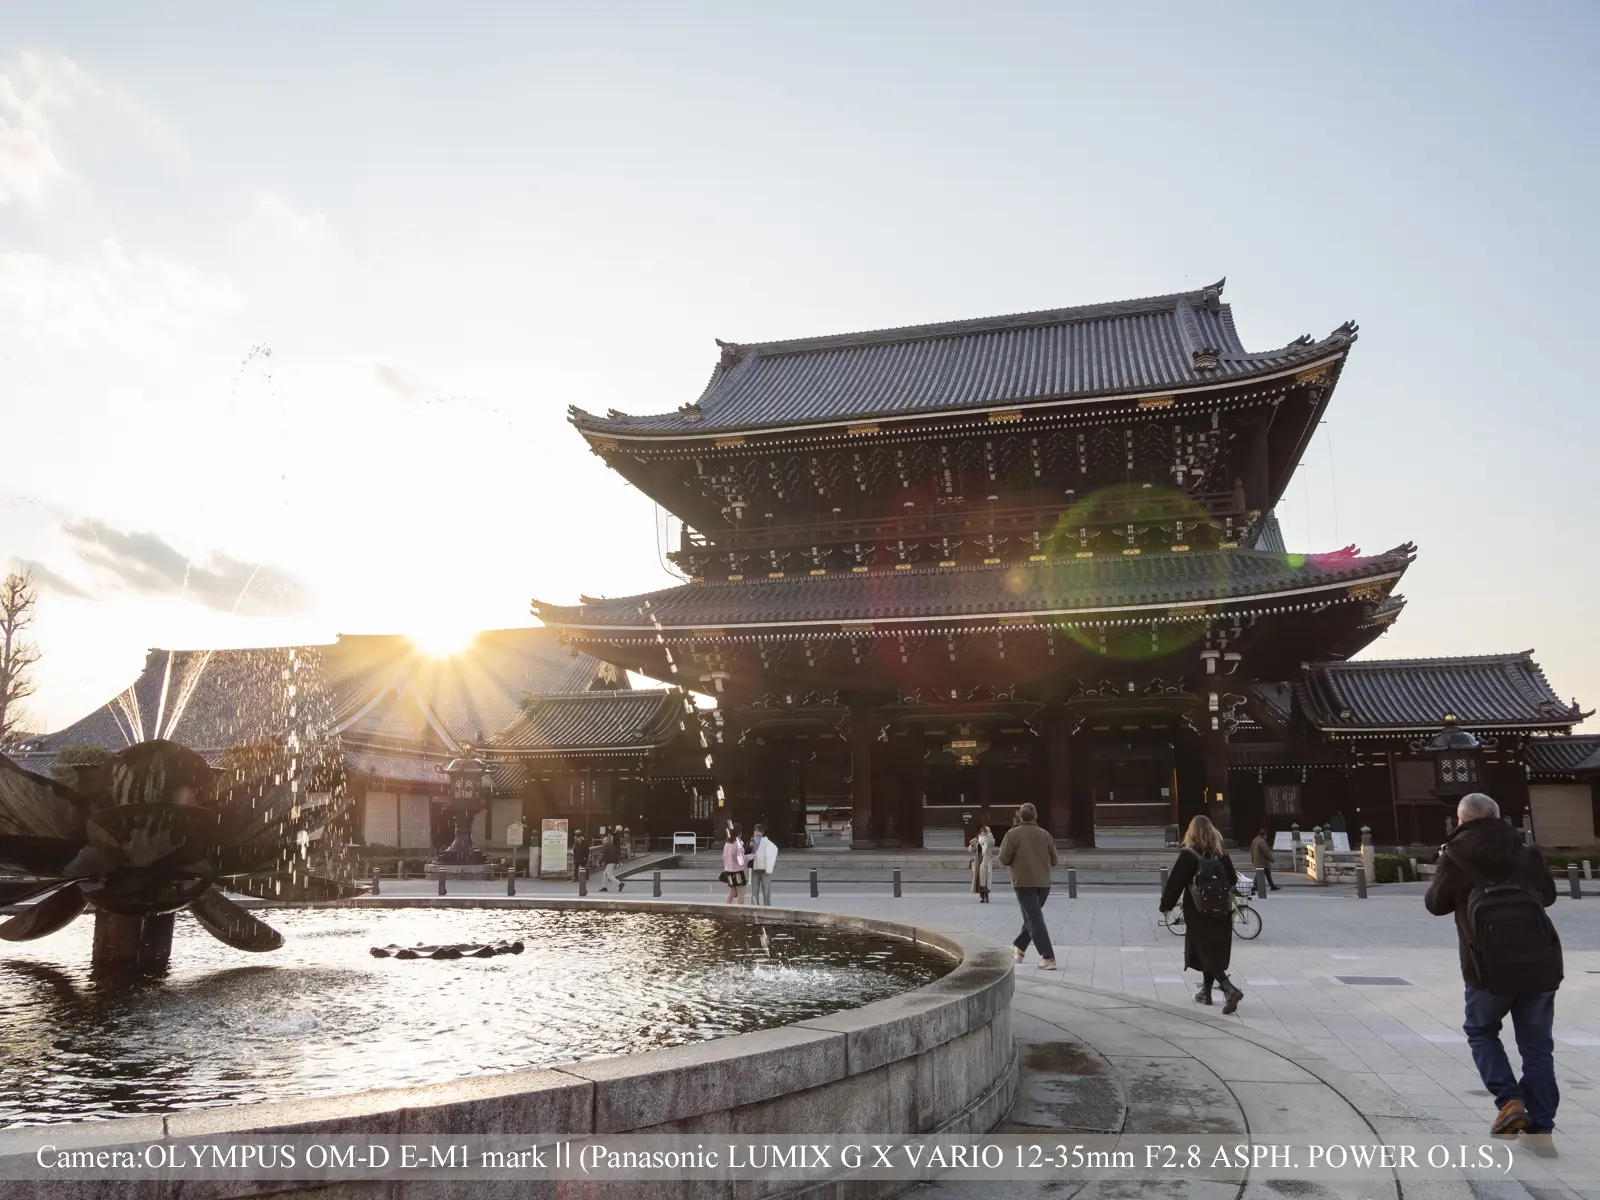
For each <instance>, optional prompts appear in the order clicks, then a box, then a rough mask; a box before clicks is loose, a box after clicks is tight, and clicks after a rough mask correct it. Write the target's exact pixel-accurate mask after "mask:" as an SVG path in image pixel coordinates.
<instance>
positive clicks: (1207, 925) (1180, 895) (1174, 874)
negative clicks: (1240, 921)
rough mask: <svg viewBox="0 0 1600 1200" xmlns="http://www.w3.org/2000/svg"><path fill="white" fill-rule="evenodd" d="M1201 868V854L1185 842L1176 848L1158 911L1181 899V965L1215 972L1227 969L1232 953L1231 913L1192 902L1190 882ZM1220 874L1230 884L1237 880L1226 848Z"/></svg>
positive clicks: (1191, 969)
mask: <svg viewBox="0 0 1600 1200" xmlns="http://www.w3.org/2000/svg"><path fill="white" fill-rule="evenodd" d="M1199 869H1200V856H1199V855H1198V854H1196V853H1195V852H1194V851H1193V850H1191V849H1189V847H1187V846H1185V847H1184V848H1183V849H1182V850H1180V851H1178V861H1177V862H1175V863H1173V864H1172V871H1171V873H1170V874H1169V875H1168V876H1167V886H1166V887H1165V888H1163V889H1162V892H1161V911H1162V912H1166V911H1167V910H1168V909H1171V908H1174V907H1176V906H1177V904H1178V902H1179V900H1180V899H1181V900H1182V902H1183V924H1184V931H1183V967H1184V970H1186V971H1200V972H1203V973H1209V974H1213V975H1214V974H1216V973H1217V972H1218V971H1226V970H1227V969H1228V963H1229V962H1230V961H1231V959H1232V957H1233V914H1232V913H1231V912H1226V913H1203V912H1201V911H1200V910H1199V909H1198V908H1196V907H1195V906H1194V898H1193V897H1191V896H1190V895H1189V884H1191V883H1192V882H1194V877H1195V872H1196V871H1198V870H1199ZM1222 875H1223V878H1225V879H1226V880H1227V881H1228V886H1229V887H1232V886H1233V885H1234V884H1236V883H1238V882H1239V872H1238V871H1237V870H1235V869H1234V866H1233V859H1231V858H1229V857H1228V855H1227V853H1226V851H1224V852H1223V855H1222Z"/></svg>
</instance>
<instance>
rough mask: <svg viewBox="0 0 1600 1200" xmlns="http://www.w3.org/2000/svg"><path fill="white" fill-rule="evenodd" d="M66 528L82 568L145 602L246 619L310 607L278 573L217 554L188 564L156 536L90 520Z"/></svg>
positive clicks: (302, 592)
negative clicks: (189, 603) (172, 602)
mask: <svg viewBox="0 0 1600 1200" xmlns="http://www.w3.org/2000/svg"><path fill="white" fill-rule="evenodd" d="M64 528H65V529H66V532H67V534H68V536H69V537H71V538H72V539H73V541H75V542H76V543H77V546H78V555H79V557H81V558H82V559H83V560H84V561H85V562H87V563H89V564H90V565H91V566H92V567H94V568H95V569H96V570H99V571H101V572H103V573H104V574H106V575H109V576H111V577H112V578H114V579H115V580H117V582H119V583H121V584H122V585H123V586H124V587H127V588H131V589H132V590H133V591H136V592H142V593H144V594H145V595H147V596H178V597H182V598H184V599H188V600H193V601H195V602H196V603H198V604H203V605H204V606H205V607H207V608H211V609H216V610H218V611H219V612H236V613H240V614H243V615H247V616H277V615H282V614H285V613H296V612H303V611H304V610H305V608H306V607H307V605H308V604H309V602H310V596H309V594H308V591H307V589H306V586H305V585H304V584H303V583H301V582H300V580H298V579H297V578H295V577H294V576H293V575H291V574H290V573H289V572H287V571H285V570H283V569H281V568H279V567H274V566H269V565H267V564H265V563H248V562H245V561H244V560H242V559H238V558H234V557H232V556H231V555H228V554H224V553H222V552H221V551H219V550H213V551H210V552H208V553H207V554H206V555H205V556H204V557H201V558H190V557H189V556H187V555H185V554H184V553H183V552H182V551H181V550H178V549H177V548H176V547H174V546H172V545H170V544H169V543H168V542H166V541H165V540H164V539H162V538H161V537H160V536H159V535H157V534H154V533H145V532H135V531H128V530H121V529H116V528H114V527H112V526H110V525H108V524H106V523H105V522H104V521H100V520H97V519H95V518H93V517H88V518H84V519H82V520H80V521H76V522H74V523H72V524H69V525H66V526H65V527H64Z"/></svg>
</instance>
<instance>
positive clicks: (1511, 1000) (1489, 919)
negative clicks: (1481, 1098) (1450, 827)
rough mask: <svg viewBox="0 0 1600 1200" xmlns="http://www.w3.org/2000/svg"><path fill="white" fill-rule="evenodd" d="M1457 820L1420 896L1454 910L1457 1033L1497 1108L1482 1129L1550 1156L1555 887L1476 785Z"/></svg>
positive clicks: (1538, 857) (1441, 910)
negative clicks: (1518, 1071) (1513, 1051)
mask: <svg viewBox="0 0 1600 1200" xmlns="http://www.w3.org/2000/svg"><path fill="white" fill-rule="evenodd" d="M1456 820H1457V821H1458V822H1459V824H1458V825H1457V826H1456V828H1455V830H1454V832H1452V833H1451V834H1450V836H1449V838H1447V839H1446V840H1445V843H1444V845H1443V846H1441V847H1440V848H1439V865H1438V867H1437V869H1436V870H1435V871H1434V876H1433V883H1432V884H1431V885H1430V886H1429V888H1428V894H1427V896H1426V897H1424V899H1423V903H1424V904H1425V905H1427V909H1428V911H1429V912H1430V913H1432V914H1433V915H1434V916H1436V917H1442V916H1445V915H1446V914H1447V913H1454V914H1455V918H1456V941H1457V942H1458V944H1459V946H1460V952H1461V978H1462V982H1463V983H1464V984H1465V985H1466V1020H1465V1023H1464V1024H1463V1030H1464V1031H1465V1033H1466V1035H1467V1045H1468V1046H1469V1047H1470V1048H1471V1050H1472V1061H1473V1062H1474V1063H1476V1064H1477V1067H1478V1075H1479V1077H1481V1078H1482V1080H1483V1086H1484V1087H1486V1088H1488V1089H1489V1094H1490V1095H1491V1096H1493V1097H1494V1102H1495V1105H1496V1107H1497V1109H1498V1111H1497V1112H1496V1114H1495V1118H1494V1121H1493V1123H1492V1124H1491V1125H1490V1127H1489V1132H1490V1133H1491V1134H1493V1135H1495V1136H1497V1137H1514V1136H1516V1135H1518V1134H1522V1135H1523V1136H1524V1138H1525V1139H1526V1140H1527V1143H1528V1146H1529V1149H1531V1150H1532V1151H1533V1153H1535V1154H1538V1155H1541V1156H1545V1155H1552V1154H1554V1153H1555V1148H1554V1146H1553V1144H1552V1142H1551V1137H1550V1135H1551V1134H1552V1133H1553V1132H1554V1130H1555V1127H1556V1106H1557V1105H1558V1104H1559V1103H1560V1102H1561V1092H1560V1089H1559V1088H1558V1087H1557V1086H1556V1066H1555V1053H1554V1052H1555V1043H1554V1031H1555V1013H1556V989H1557V988H1559V987H1560V986H1561V980H1562V978H1563V976H1564V970H1563V964H1562V959H1561V939H1560V937H1558V936H1557V935H1556V930H1555V926H1554V925H1552V924H1551V923H1550V917H1549V915H1548V914H1547V913H1546V912H1545V911H1544V910H1545V909H1547V908H1549V907H1550V906H1551V905H1552V904H1554V903H1555V902H1556V884H1555V880H1554V879H1552V878H1551V877H1550V868H1549V867H1547V866H1546V865H1545V861H1544V856H1543V855H1542V854H1540V853H1539V851H1538V849H1537V848H1536V847H1534V846H1527V845H1524V844H1523V841H1522V838H1521V836H1519V835H1518V833H1517V831H1516V830H1515V829H1513V828H1512V827H1511V826H1510V825H1508V824H1507V823H1506V822H1505V821H1504V820H1503V819H1502V818H1501V816H1500V806H1499V805H1498V804H1496V803H1495V802H1494V800H1493V798H1491V797H1489V796H1486V795H1484V794H1483V793H1482V792H1472V793H1470V794H1468V795H1466V796H1463V797H1462V798H1461V801H1460V803H1459V804H1457V805H1456ZM1507 1015H1509V1016H1510V1017H1511V1027H1512V1029H1513V1030H1514V1031H1515V1033H1516V1037H1517V1051H1518V1053H1519V1054H1521V1056H1522V1078H1521V1079H1518V1078H1517V1077H1516V1076H1515V1075H1514V1074H1513V1073H1512V1071H1511V1062H1510V1060H1509V1059H1507V1058H1506V1049H1505V1046H1504V1045H1503V1044H1502V1043H1501V1041H1500V1027H1501V1025H1502V1023H1503V1022H1504V1021H1505V1019H1506V1017H1507Z"/></svg>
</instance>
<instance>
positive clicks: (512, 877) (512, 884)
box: [506, 850, 517, 896]
mask: <svg viewBox="0 0 1600 1200" xmlns="http://www.w3.org/2000/svg"><path fill="white" fill-rule="evenodd" d="M516 894H517V852H516V851H515V850H513V851H512V852H511V865H510V866H509V867H507V868H506V895H508V896H515V895H516Z"/></svg>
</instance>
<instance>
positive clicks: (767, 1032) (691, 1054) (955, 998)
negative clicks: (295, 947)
mask: <svg viewBox="0 0 1600 1200" xmlns="http://www.w3.org/2000/svg"><path fill="white" fill-rule="evenodd" d="M258 905H259V906H260V907H265V908H276V909H290V908H294V909H300V908H307V909H327V908H348V909H364V908H393V909H400V908H463V909H474V908H478V909H552V910H569V911H570V910H579V911H627V912H656V913H679V914H684V915H693V916H703V917H711V918H714V919H723V920H737V921H742V922H744V923H747V924H758V923H761V924H765V923H770V924H800V925H820V926H826V927H831V928H836V929H847V930H852V931H856V932H867V933H876V934H879V935H882V936H887V937H892V938H897V939H899V940H903V941H909V942H911V943H913V944H914V945H917V946H924V947H926V948H928V949H929V950H932V951H934V952H936V953H940V954H942V955H945V956H946V957H949V958H953V959H955V966H954V967H953V968H952V969H951V970H950V971H949V972H948V973H946V974H945V975H942V976H941V977H940V978H938V979H936V980H933V981H931V982H929V983H926V984H923V985H922V986H921V987H917V988H913V989H910V990H909V991H905V992H901V993H898V994H896V995H894V996H890V997H887V998H885V999H882V1000H876V1001H873V1002H872V1003H870V1004H865V1005H862V1006H860V1007H857V1008H849V1009H842V1010H840V1011H839V1012H836V1013H831V1014H829V1015H827V1016H823V1017H813V1018H810V1019H807V1020H804V1021H798V1022H794V1023H791V1024H788V1025H779V1026H774V1027H773V1028H770V1029H761V1030H755V1031H753V1032H750V1033H740V1034H731V1035H728V1036H726V1037H720V1038H712V1039H710V1040H708V1041H702V1042H694V1043H690V1044H688V1045H683V1046H669V1047H664V1048H660V1049H655V1050H644V1051H640V1052H638V1053H633V1054H624V1055H619V1056H615V1057H611V1058H599V1059H589V1060H583V1061H578V1062H572V1063H564V1064H560V1065H558V1066H555V1067H544V1068H529V1069H525V1070H517V1071H502V1072H497V1073H493V1074H486V1075H474V1076H467V1077H464V1078H459V1079H450V1080H445V1081H441V1082H438V1083H426V1084H417V1085H412V1086H408V1087H399V1088H381V1089H374V1090H368V1091H355V1092H347V1093H343V1094H340V1095H336V1096H319V1097H310V1098H304V1099H295V1100H268V1101H258V1102H253V1103H244V1104H230V1105H220V1106H217V1107H215V1108H200V1109H187V1110H182V1111H179V1112H173V1113H165V1114H153V1115H136V1116H128V1117H119V1118H114V1119H111V1120H98V1121H74V1122H64V1123H62V1124H56V1125H48V1126H26V1127H23V1128H18V1129H13V1130H7V1131H0V1156H4V1155H9V1154H18V1153H28V1154H31V1153H32V1150H31V1147H32V1146H33V1145H34V1143H36V1142H37V1139H38V1136H39V1134H40V1132H41V1131H43V1130H48V1131H49V1133H50V1137H51V1140H52V1142H53V1143H54V1144H56V1145H58V1146H62V1147H67V1146H70V1147H72V1148H85V1149H87V1148H91V1147H95V1146H102V1145H104V1146H114V1145H123V1144H127V1143H130V1142H138V1143H147V1142H151V1141H176V1140H182V1139H187V1138H193V1137H215V1136H219V1135H227V1134H242V1135H254V1134H265V1133H279V1134H296V1133H303V1134H310V1133H351V1134H375V1135H376V1134H404V1133H419V1134H420V1133H449V1132H460V1133H468V1132H470V1133H513V1134H525V1133H539V1134H552V1135H571V1136H583V1135H587V1134H599V1133H619V1132H625V1131H630V1130H631V1131H642V1130H647V1129H648V1130H652V1131H658V1130H659V1131H663V1132H665V1131H669V1130H662V1129H659V1127H662V1126H668V1127H670V1126H672V1125H673V1124H675V1123H680V1122H685V1121H693V1120H695V1119H697V1118H707V1117H709V1116H710V1115H711V1114H715V1113H718V1112H723V1111H726V1110H731V1109H737V1108H743V1107H749V1106H752V1105H764V1104H767V1103H774V1102H781V1101H782V1100H783V1099H784V1098H785V1097H786V1096H788V1097H789V1098H791V1099H792V1098H793V1097H792V1096H790V1094H791V1093H798V1092H805V1091H808V1090H811V1089H822V1092H825V1091H826V1090H827V1089H829V1088H830V1087H834V1088H837V1087H841V1086H843V1085H845V1084H847V1083H848V1082H849V1081H850V1080H851V1077H854V1076H861V1075H867V1074H869V1073H873V1072H880V1071H883V1070H885V1069H888V1068H893V1067H894V1066H895V1065H896V1064H898V1063H900V1062H902V1060H908V1059H911V1060H915V1059H918V1058H920V1057H921V1056H924V1055H927V1054H929V1053H930V1052H933V1051H935V1050H937V1049H938V1048H939V1047H941V1046H943V1045H944V1044H946V1043H948V1042H953V1041H955V1040H956V1039H958V1038H962V1037H963V1036H964V1035H967V1034H973V1033H976V1032H978V1031H979V1030H981V1029H983V1028H984V1027H986V1026H989V1025H991V1024H992V1023H993V1022H995V1021H996V1020H997V1018H998V1017H999V1015H1000V1014H1001V1013H1002V1011H1006V1012H1008V1011H1009V1008H1010V1002H1011V994H1012V986H1013V966H1014V964H1013V961H1012V955H1011V953H1010V950H1009V948H1007V947H1003V946H999V945H996V944H995V943H992V942H989V941H986V940H984V939H981V938H978V937H976V936H974V935H972V934H969V933H966V932H964V931H960V930H952V929H946V928H933V927H928V926H920V925H909V924H904V923H901V922H895V921H884V920H878V919H874V918H869V917H860V916H854V915H848V914H843V913H829V912H820V911H815V910H810V909H790V908H778V907H755V906H738V905H723V904H715V903H702V902H694V901H679V900H669V901H658V900H643V899H641V900H623V899H615V900H600V899H578V898H576V897H572V898H567V897H532V896H530V897H492V896H376V897H362V898H358V899H352V900H333V901H324V902H320V903H304V904H285V905H279V904H274V903H271V902H261V901H258V902H256V903H255V904H252V905H251V907H256V906H258ZM1006 1026H1007V1029H1008V1030H1009V1022H1007V1023H1006ZM1006 1041H1007V1042H1008V1043H1009V1036H1008V1037H1007V1039H1006ZM752 1056H756V1057H755V1058H752ZM1000 1058H1004V1059H1006V1061H1005V1062H1002V1061H998V1060H996V1061H995V1062H993V1063H992V1067H993V1078H992V1080H991V1081H989V1082H988V1084H986V1086H989V1087H990V1088H991V1090H992V1089H997V1088H1001V1087H1003V1086H1004V1082H1005V1080H1006V1079H1007V1078H1009V1079H1010V1080H1011V1082H1012V1083H1013V1084H1014V1080H1015V1058H1014V1054H1011V1055H1010V1056H1009V1058H1007V1056H1006V1055H1004V1054H1002V1055H1000ZM752 1061H760V1062H761V1063H762V1069H761V1070H759V1071H752V1070H750V1069H749V1065H750V1063H751V1062H752ZM1008 1064H1009V1065H1008ZM822 1092H819V1093H818V1094H819V1096H820V1095H821V1094H822ZM984 1094H985V1095H988V1094H989V1093H988V1092H985V1093H984Z"/></svg>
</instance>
